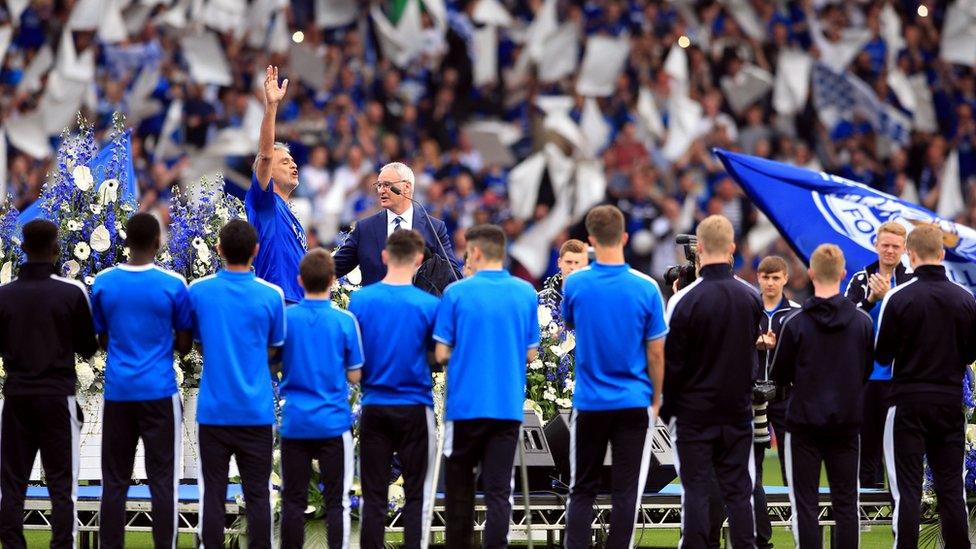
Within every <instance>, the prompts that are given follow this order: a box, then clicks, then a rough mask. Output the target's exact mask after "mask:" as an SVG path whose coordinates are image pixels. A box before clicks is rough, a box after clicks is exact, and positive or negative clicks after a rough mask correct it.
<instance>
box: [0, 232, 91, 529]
mask: <svg viewBox="0 0 976 549" xmlns="http://www.w3.org/2000/svg"><path fill="white" fill-rule="evenodd" d="M23 249H24V252H25V253H26V254H27V263H25V264H23V265H22V266H21V267H20V273H19V275H18V278H17V279H16V280H14V281H12V282H10V283H8V284H5V285H3V286H0V356H2V357H3V366H4V369H6V371H7V381H6V383H5V384H4V386H3V395H4V403H3V411H2V412H0V440H3V444H0V543H2V544H3V546H4V547H5V548H6V547H15V548H20V547H27V543H26V541H25V539H24V527H23V524H24V522H23V521H24V497H25V495H26V493H27V482H28V479H29V478H30V471H31V467H32V466H33V465H34V458H35V457H36V455H37V451H38V450H40V452H41V463H43V465H44V479H45V482H46V484H47V488H48V491H49V492H50V497H51V508H52V509H51V547H72V546H73V545H74V534H75V532H74V531H75V524H76V520H77V518H76V512H75V503H74V491H75V486H76V485H77V483H78V464H77V456H78V437H79V435H80V433H81V423H82V421H83V418H82V414H81V408H80V407H79V406H78V404H77V403H76V402H75V383H76V382H77V379H76V376H75V354H76V353H77V354H79V355H81V356H82V357H84V358H89V357H91V356H92V355H94V354H95V351H96V350H97V349H98V344H97V342H96V340H95V329H94V326H93V325H92V315H91V306H90V304H89V301H88V293H87V292H86V291H85V287H84V286H83V285H82V284H81V283H80V282H78V281H76V280H71V279H67V278H61V277H60V276H57V274H56V273H57V271H56V270H55V267H54V262H55V261H56V260H57V258H58V229H57V227H56V226H55V225H54V224H53V223H51V222H50V221H44V220H36V221H31V222H30V223H28V224H27V225H25V226H24V243H23Z"/></svg>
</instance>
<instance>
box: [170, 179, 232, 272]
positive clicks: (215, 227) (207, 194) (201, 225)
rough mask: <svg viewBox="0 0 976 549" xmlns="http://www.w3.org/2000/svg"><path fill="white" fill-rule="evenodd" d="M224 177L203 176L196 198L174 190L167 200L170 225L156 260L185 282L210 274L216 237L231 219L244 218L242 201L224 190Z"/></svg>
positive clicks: (215, 266) (213, 269) (215, 262)
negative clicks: (208, 177) (207, 177)
mask: <svg viewBox="0 0 976 549" xmlns="http://www.w3.org/2000/svg"><path fill="white" fill-rule="evenodd" d="M223 189H224V180H223V178H222V177H217V178H215V179H213V180H209V179H206V178H205V179H203V180H201V182H200V187H199V192H198V193H197V196H196V199H195V200H193V199H190V198H189V197H185V196H183V194H182V193H181V192H180V191H179V190H178V189H176V190H175V191H174V193H173V199H172V200H170V203H169V216H170V227H169V235H168V237H167V239H166V246H165V247H164V249H163V250H160V254H159V257H158V258H157V259H158V260H159V263H160V264H161V265H163V266H164V267H166V268H167V269H170V270H172V271H174V272H177V273H179V274H181V275H183V278H185V279H186V280H187V282H189V281H191V280H195V279H197V278H202V277H205V276H208V275H212V274H214V273H215V272H217V270H218V269H219V268H220V257H219V256H218V254H217V236H218V234H219V233H220V228H221V227H223V226H224V225H226V224H227V222H228V221H230V220H232V219H247V214H246V213H245V211H244V204H243V203H242V202H241V201H240V200H238V199H237V198H236V197H234V196H231V195H229V194H227V193H225V192H224V190H223Z"/></svg>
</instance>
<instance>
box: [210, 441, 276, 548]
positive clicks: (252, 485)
mask: <svg viewBox="0 0 976 549" xmlns="http://www.w3.org/2000/svg"><path fill="white" fill-rule="evenodd" d="M198 427H199V430H198V437H199V450H200V462H199V473H198V487H199V489H200V502H201V504H200V518H199V521H200V526H199V527H198V530H199V535H200V545H201V547H223V545H224V526H225V522H226V517H225V515H226V509H225V504H226V501H227V476H228V471H229V469H230V458H231V456H234V457H235V458H236V459H237V468H238V470H239V471H240V474H241V488H242V490H243V492H244V505H245V509H246V517H247V546H248V547H250V548H254V549H269V548H270V547H272V546H274V540H273V529H272V514H271V468H272V459H273V458H272V455H271V451H272V446H273V444H274V433H273V430H272V427H271V425H256V426H224V425H199V426H198Z"/></svg>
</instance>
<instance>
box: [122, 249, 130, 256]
mask: <svg viewBox="0 0 976 549" xmlns="http://www.w3.org/2000/svg"><path fill="white" fill-rule="evenodd" d="M122 257H124V258H126V259H129V247H128V246H126V247H125V248H122Z"/></svg>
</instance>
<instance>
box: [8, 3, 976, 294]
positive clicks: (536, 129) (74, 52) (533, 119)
mask: <svg viewBox="0 0 976 549" xmlns="http://www.w3.org/2000/svg"><path fill="white" fill-rule="evenodd" d="M0 46H2V50H0V51H2V54H3V55H4V57H3V65H2V72H0V116H2V119H3V125H4V136H5V143H6V145H5V147H3V148H4V152H5V153H6V158H5V162H4V164H5V166H4V167H5V168H6V175H5V178H4V179H3V181H4V182H5V186H6V194H7V195H8V196H9V199H10V200H12V201H13V203H14V204H15V205H16V206H17V207H18V208H24V207H26V206H27V205H29V204H30V203H31V202H32V201H34V200H36V199H37V197H38V195H39V193H40V191H41V186H42V185H43V183H44V180H45V175H46V173H47V172H48V170H49V169H50V168H51V165H52V164H51V163H52V162H53V159H52V151H54V150H56V145H57V140H58V135H59V134H60V129H61V128H62V127H64V126H68V125H70V124H72V123H73V122H74V113H75V112H76V111H78V110H81V111H82V112H83V113H85V115H86V116H87V117H88V119H89V120H94V121H97V125H98V127H99V128H102V129H105V128H108V127H109V126H110V124H111V121H112V113H113V112H115V111H121V112H124V113H126V114H127V119H126V123H127V125H129V126H130V127H131V128H132V129H133V156H134V161H135V166H136V169H137V175H138V184H139V189H140V204H141V209H143V210H146V211H152V212H156V213H157V214H158V215H159V216H160V217H161V218H163V219H165V218H166V216H167V206H168V201H169V200H171V199H172V197H173V189H174V187H176V186H178V185H182V186H183V187H184V188H185V189H188V190H192V187H193V186H194V185H195V184H196V182H197V181H198V180H199V178H200V177H201V176H211V177H212V176H213V175H214V174H216V173H218V172H219V173H222V174H224V176H225V179H226V182H227V183H226V185H227V188H228V190H230V191H232V192H236V193H240V192H241V190H242V189H243V188H246V186H247V185H248V184H249V182H250V175H251V174H250V166H251V161H252V160H253V155H254V152H256V145H257V124H258V123H259V122H260V115H261V112H262V111H261V109H262V105H261V102H260V95H259V94H257V95H256V93H255V92H256V91H257V90H258V88H257V86H260V83H261V74H262V70H263V67H264V66H266V65H267V64H269V63H271V64H276V65H280V66H281V75H282V77H283V78H288V79H289V80H290V85H289V93H288V97H287V98H286V100H285V102H284V103H283V105H282V107H281V108H279V114H280V117H279V121H278V139H279V140H281V141H284V142H286V143H288V144H289V145H290V146H291V151H292V154H293V156H294V157H295V159H296V161H297V162H298V164H299V166H300V180H301V185H300V187H299V189H298V190H297V191H296V193H297V194H296V198H295V201H294V204H293V207H294V208H295V210H296V212H298V214H299V216H300V218H301V219H302V220H303V221H304V222H305V223H306V225H307V231H308V235H309V245H310V246H313V245H321V246H326V247H332V246H334V245H335V244H336V241H337V240H341V238H342V235H343V231H345V230H348V228H349V226H350V225H351V224H352V223H354V222H355V221H356V220H357V219H358V218H361V217H363V216H366V215H368V214H370V213H372V212H374V211H376V210H377V208H378V207H379V206H378V204H377V200H376V196H375V191H373V190H372V188H371V185H372V183H373V182H374V181H375V178H376V175H377V170H378V167H379V166H381V165H383V164H384V163H386V162H390V161H394V160H401V161H404V162H405V163H407V164H409V165H410V166H412V167H413V169H414V172H415V173H416V177H417V182H416V194H417V198H418V199H419V200H420V201H422V202H423V203H424V204H425V205H426V207H427V209H428V210H429V212H430V214H431V215H432V216H436V217H439V218H441V219H443V220H444V221H445V222H446V223H447V226H448V229H449V231H450V232H451V234H452V236H453V238H454V243H455V247H456V249H457V248H461V247H463V230H464V229H465V228H467V227H469V226H471V225H473V224H477V223H485V222H491V223H497V224H500V225H501V226H502V227H503V228H504V230H505V231H506V233H507V234H508V236H509V238H510V242H511V247H512V254H511V255H512V258H511V269H512V270H513V271H514V272H515V273H516V274H518V275H519V276H522V277H524V278H526V279H529V280H531V281H533V282H535V283H537V284H538V283H540V282H541V280H542V279H544V277H546V276H547V275H549V274H552V273H553V272H555V252H556V250H557V249H558V247H559V245H560V244H561V243H562V242H563V241H564V240H565V239H567V238H570V237H581V236H584V235H585V231H584V230H583V228H582V227H581V223H580V222H581V219H582V215H583V214H585V211H586V210H587V209H588V208H589V207H592V206H593V205H595V204H598V203H602V202H605V203H613V204H616V205H617V206H618V207H620V208H621V209H622V210H623V211H624V212H625V214H626V216H627V223H628V227H627V228H628V231H629V232H630V234H631V239H630V243H629V245H628V254H629V258H628V259H629V261H630V262H631V264H632V265H633V266H634V267H635V268H638V269H640V270H642V271H644V272H647V273H649V274H651V275H652V276H654V277H656V278H659V279H660V277H661V276H662V274H663V271H664V270H665V268H666V267H667V266H668V265H672V264H675V263H677V262H679V261H680V260H682V259H683V258H682V255H683V254H682V252H681V249H680V247H677V246H676V245H675V244H674V237H675V235H676V234H679V233H684V232H690V231H693V230H694V227H695V223H696V221H697V220H699V219H701V218H703V217H704V216H706V215H708V214H712V213H722V214H724V215H726V216H727V217H729V218H730V219H731V220H732V222H733V224H734V226H735V229H736V231H737V238H738V252H737V259H736V269H737V270H738V272H739V273H740V275H741V276H744V277H746V278H747V279H753V277H754V268H755V266H756V265H757V264H758V262H759V260H760V259H761V258H762V257H763V256H765V255H768V254H770V253H777V254H781V255H784V256H786V257H788V258H790V261H791V262H792V265H791V268H792V273H791V275H792V276H791V282H790V286H789V292H791V293H792V296H793V297H794V298H796V299H801V298H803V297H805V296H806V295H807V292H808V289H807V286H808V281H807V280H806V277H805V269H804V268H803V267H802V265H801V264H800V263H799V262H798V261H797V260H796V258H795V257H794V256H793V254H792V253H791V252H790V250H789V247H788V246H787V245H786V243H785V242H784V241H783V240H782V239H781V238H780V237H779V235H778V233H777V231H776V230H775V228H774V227H772V225H771V224H770V223H769V221H768V220H767V219H765V217H764V216H763V215H762V214H761V213H760V212H758V211H757V210H756V208H755V207H754V206H753V205H752V204H751V203H750V201H749V200H748V199H747V198H746V197H745V196H744V195H743V193H742V192H741V190H740V189H739V188H738V186H737V185H736V184H735V183H734V182H733V181H732V180H731V179H730V178H729V177H728V176H727V175H726V174H725V172H724V170H723V169H722V166H721V165H720V164H719V163H718V162H717V161H716V160H715V158H714V157H713V155H712V154H711V152H710V151H711V149H712V148H713V147H720V148H724V149H729V150H736V151H742V152H745V153H748V154H754V155H758V156H762V157H765V158H770V159H775V160H779V161H783V162H788V163H791V164H795V165H799V166H804V167H808V168H811V169H814V170H824V171H827V172H830V173H834V174H837V175H841V176H843V177H846V178H849V179H852V180H854V181H858V182H861V183H863V184H865V185H869V186H871V187H873V188H876V189H879V190H881V191H884V192H886V193H891V194H893V195H896V196H899V197H901V198H904V199H906V200H910V201H913V202H919V203H921V204H923V205H925V206H927V207H929V208H931V209H933V210H937V211H938V212H939V214H940V215H944V216H946V217H950V218H955V219H956V220H957V221H960V222H962V223H965V224H967V225H970V226H973V225H976V196H974V194H973V193H972V192H971V189H972V185H971V183H972V182H973V181H974V176H976V151H974V146H976V122H974V114H973V111H974V109H976V79H974V68H973V67H974V65H976V1H971V0H954V1H953V2H951V3H949V2H945V1H942V0H922V1H921V2H920V1H918V0H847V1H842V2H833V1H829V0H799V1H792V0H724V1H718V0H697V1H696V0H687V1H682V0H675V1H664V0H573V1H571V0H392V1H391V0H386V1H382V2H373V3H370V2H366V1H365V0H362V1H358V0H192V1H190V0H175V1H174V0H75V1H71V0H33V1H28V0H10V1H8V2H7V6H6V9H5V10H4V11H2V12H0ZM0 194H2V193H0ZM848 268H849V269H851V268H860V266H848Z"/></svg>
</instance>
